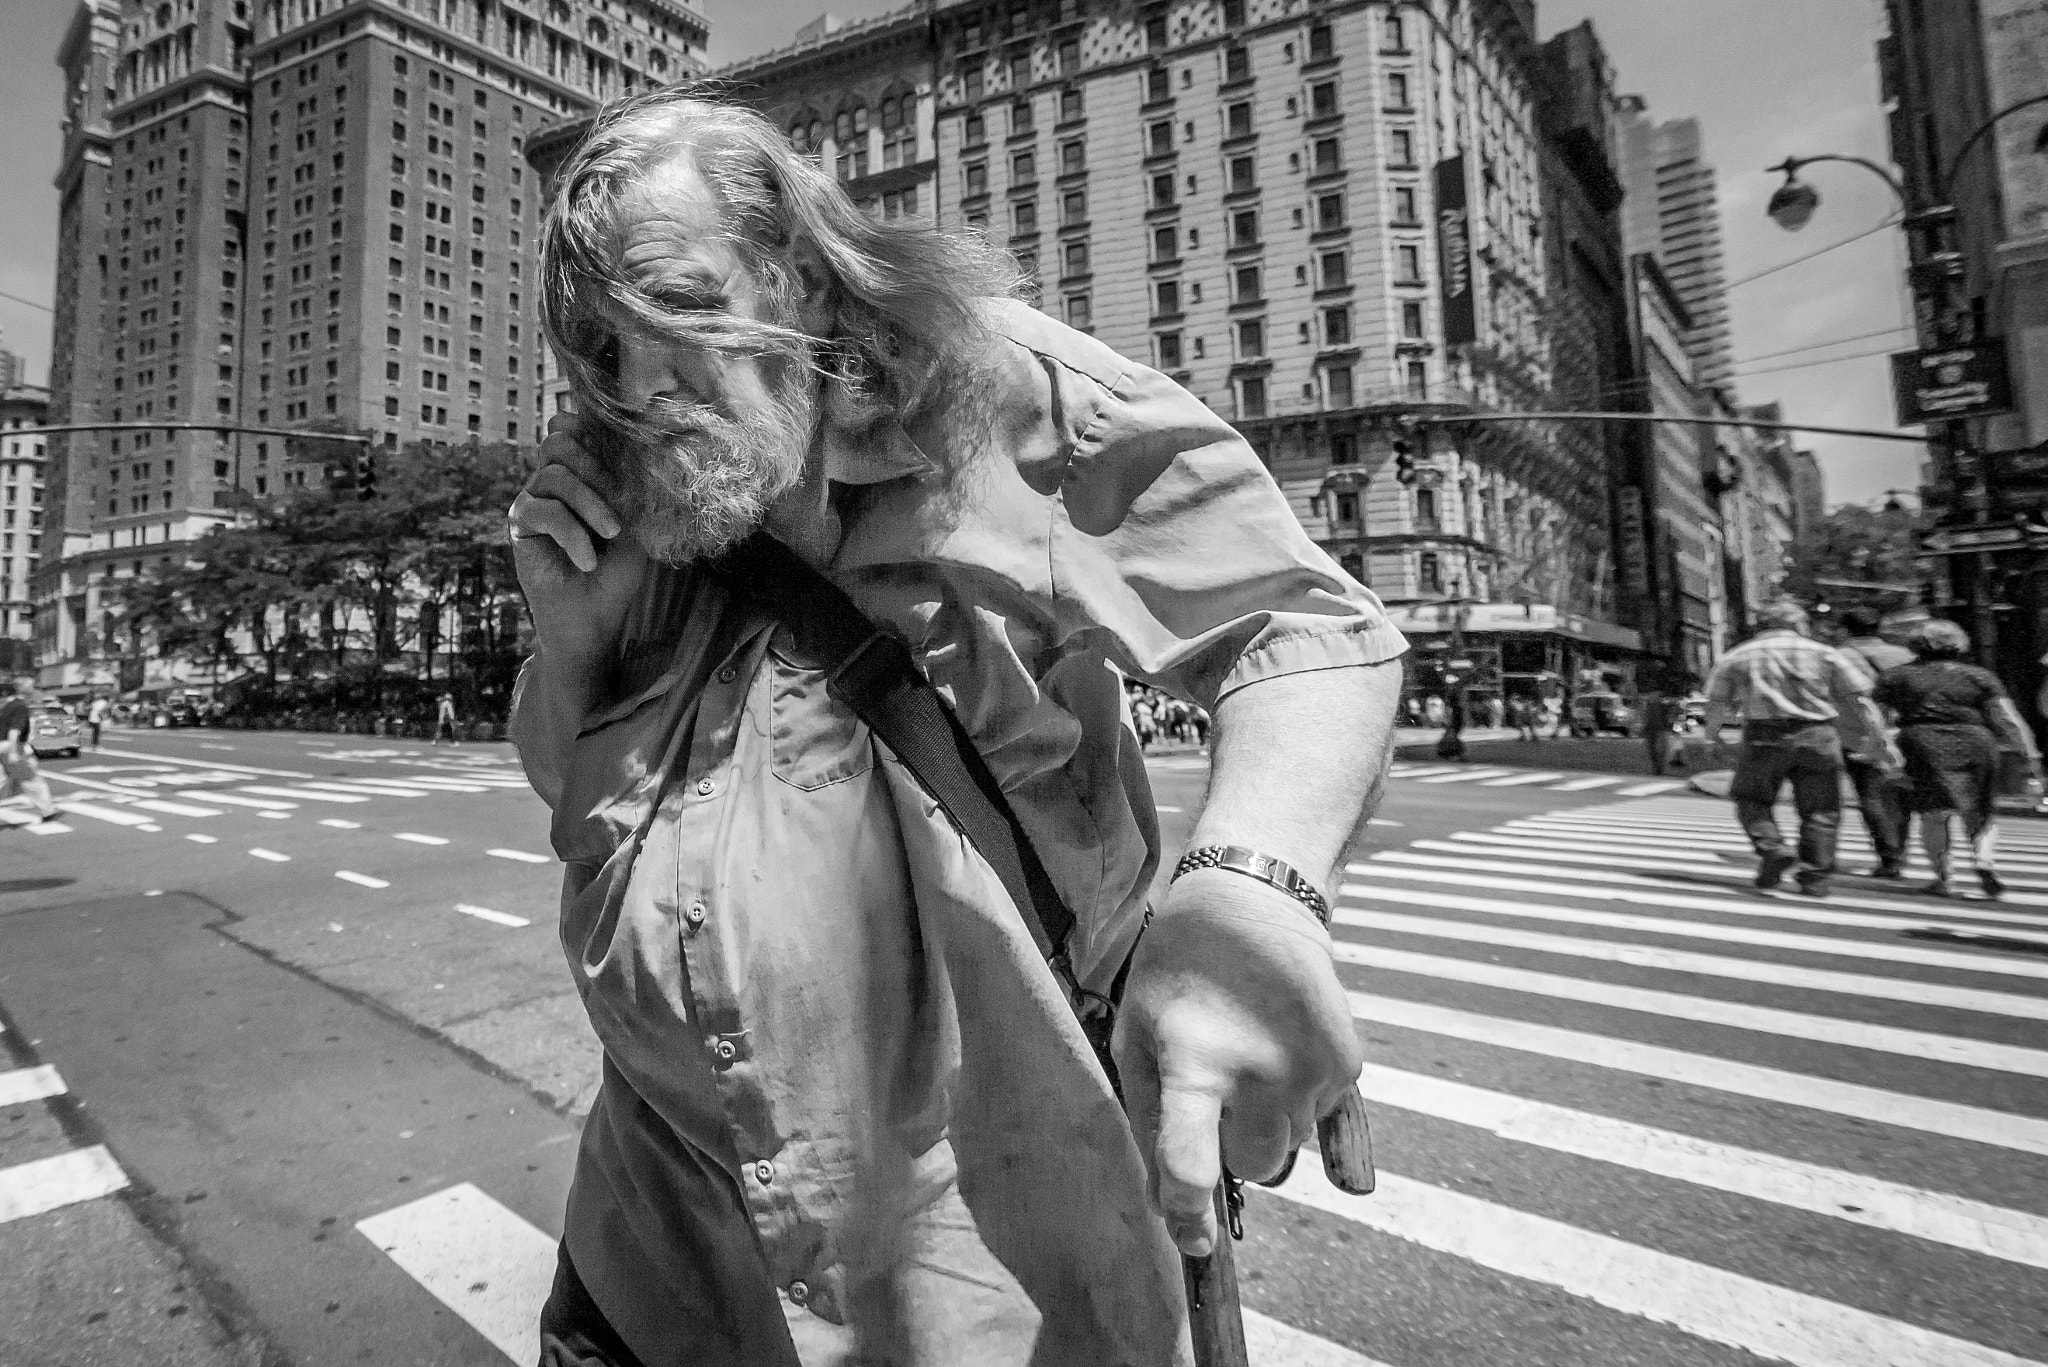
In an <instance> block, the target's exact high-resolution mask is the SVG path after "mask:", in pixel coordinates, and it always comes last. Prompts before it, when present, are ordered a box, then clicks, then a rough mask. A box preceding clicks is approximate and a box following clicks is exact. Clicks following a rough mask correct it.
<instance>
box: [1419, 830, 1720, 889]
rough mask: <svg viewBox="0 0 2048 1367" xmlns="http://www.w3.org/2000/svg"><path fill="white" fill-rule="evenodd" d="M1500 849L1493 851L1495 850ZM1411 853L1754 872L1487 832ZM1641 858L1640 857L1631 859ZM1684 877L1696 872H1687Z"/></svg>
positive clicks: (1679, 856) (1660, 854)
mask: <svg viewBox="0 0 2048 1367" xmlns="http://www.w3.org/2000/svg"><path fill="white" fill-rule="evenodd" d="M1496 846H1498V847H1500V848H1494V847H1496ZM1408 848H1409V849H1412V850H1442V851H1444V852H1445V853H1447V854H1455V853H1463V854H1483V855H1494V856H1506V855H1509V854H1512V855H1514V856H1515V857H1516V858H1524V857H1526V858H1530V859H1543V858H1550V857H1553V856H1554V857H1556V858H1559V859H1562V858H1564V856H1565V855H1567V854H1569V855H1573V856H1575V857H1574V858H1573V859H1572V860H1571V862H1572V863H1575V864H1594V865H1598V866H1599V867H1602V868H1607V867H1613V868H1619V869H1669V868H1670V867H1671V865H1672V862H1673V861H1674V860H1675V861H1676V862H1678V863H1680V864H1705V865H1707V866H1708V867H1709V868H1711V869H1713V870H1714V871H1716V872H1721V873H1729V874H1739V875H1740V876H1742V877H1744V878H1747V877H1749V876H1750V874H1751V873H1752V872H1754V870H1752V869H1749V868H1746V867H1741V866H1738V865H1735V864H1730V863H1729V862H1728V861H1727V860H1726V859H1724V858H1722V857H1721V855H1720V854H1719V853H1718V852H1716V851H1714V850H1702V849H1685V848H1682V847H1679V846H1673V847H1671V848H1669V849H1661V850H1658V851H1656V852H1655V853H1656V858H1654V859H1652V858H1648V857H1647V856H1648V855H1649V854H1650V851H1647V850H1644V849H1642V848H1640V847H1638V846H1635V845H1610V844H1604V843H1600V842H1598V841H1596V840H1595V838H1594V837H1593V836H1590V835H1588V836H1579V837H1575V838H1573V839H1570V840H1557V839H1542V838H1538V837H1535V836H1527V835H1494V834H1492V833H1491V832H1486V831H1459V832H1458V833H1457V834H1455V835H1453V836H1452V837H1451V838H1450V839H1449V840H1418V841H1416V842H1415V843H1413V844H1412V845H1410V846H1409V847H1408ZM1631 856H1641V857H1631ZM1685 872H1686V873H1694V872H1697V870H1694V869H1690V868H1688V869H1686V870H1685Z"/></svg>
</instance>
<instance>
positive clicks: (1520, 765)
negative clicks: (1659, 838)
mask: <svg viewBox="0 0 2048 1367" xmlns="http://www.w3.org/2000/svg"><path fill="white" fill-rule="evenodd" d="M1442 735H1443V731H1442V730H1441V729H1427V730H1425V729H1423V728H1421V727H1402V728H1401V729H1400V730H1398V731H1396V732H1395V733H1394V753H1395V755H1396V757H1397V758H1400V759H1404V760H1415V761H1424V760H1427V761H1435V760H1436V743H1437V740H1438V739H1439V738H1440V737H1441V736H1442ZM1464 738H1465V760H1464V762H1465V763H1467V764H1475V765H1477V764H1494V765H1500V766H1503V767H1506V768H1513V769H1563V770H1567V771H1569V772H1572V773H1588V774H1641V775H1643V776H1644V777H1649V776H1650V748H1649V746H1648V745H1646V744H1644V743H1643V742H1642V741H1639V740H1624V739H1622V738H1621V737H1619V736H1600V737H1591V738H1574V737H1570V736H1566V737H1562V738H1560V739H1558V740H1537V741H1526V740H1516V739H1515V733H1514V732H1513V731H1510V730H1505V729H1503V730H1493V729H1491V728H1478V729H1471V730H1467V731H1466V732H1465V733H1464ZM1667 777H1670V778H1690V777H1691V775H1690V774H1689V773H1688V772H1686V771H1685V770H1683V769H1673V770H1672V771H1671V772H1670V773H1669V774H1668V775H1667Z"/></svg>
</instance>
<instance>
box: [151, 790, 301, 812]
mask: <svg viewBox="0 0 2048 1367" xmlns="http://www.w3.org/2000/svg"><path fill="white" fill-rule="evenodd" d="M178 796H179V797H195V798H198V799H199V800H200V801H202V802H225V803H227V805H228V806H230V807H254V808H256V809H258V810H260V811H267V812H271V811H292V810H295V809H296V808H297V807H298V805H299V804H298V803H296V802H273V801H271V800H270V799H268V798H260V797H242V796H239V795H238V794H235V793H208V792H180V793H179V794H178Z"/></svg>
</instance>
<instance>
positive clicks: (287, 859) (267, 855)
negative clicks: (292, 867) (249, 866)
mask: <svg viewBox="0 0 2048 1367" xmlns="http://www.w3.org/2000/svg"><path fill="white" fill-rule="evenodd" d="M249 853H250V854H252V855H254V856H256V858H258V859H268V860H269V861H270V862H271V863H273V864H289V863H291V862H292V857H291V856H290V855H288V854H279V853H278V852H277V851H276V850H251V851H249Z"/></svg>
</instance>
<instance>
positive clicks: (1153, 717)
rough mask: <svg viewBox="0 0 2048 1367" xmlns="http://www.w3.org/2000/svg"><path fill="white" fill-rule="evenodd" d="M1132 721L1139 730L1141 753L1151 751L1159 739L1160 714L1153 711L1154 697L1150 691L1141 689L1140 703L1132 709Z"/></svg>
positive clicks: (1139, 694) (1139, 693) (1139, 692)
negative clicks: (1153, 744)
mask: <svg viewBox="0 0 2048 1367" xmlns="http://www.w3.org/2000/svg"><path fill="white" fill-rule="evenodd" d="M1131 719H1132V721H1133V722H1134V723H1135V724H1136V726H1137V730H1138V749H1139V750H1140V751H1144V750H1150V749H1151V748H1152V742H1153V741H1154V740H1156V739H1158V736H1159V724H1158V713H1157V712H1155V711H1154V710H1153V707H1152V695H1151V691H1150V690H1149V689H1140V690H1139V691H1138V701H1137V703H1136V704H1135V705H1134V706H1133V707H1132V708H1131Z"/></svg>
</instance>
